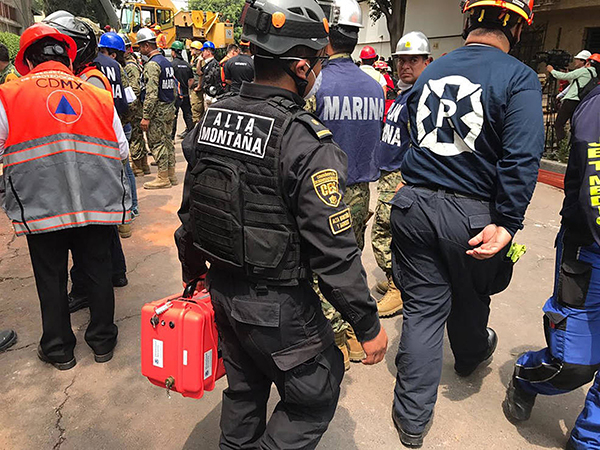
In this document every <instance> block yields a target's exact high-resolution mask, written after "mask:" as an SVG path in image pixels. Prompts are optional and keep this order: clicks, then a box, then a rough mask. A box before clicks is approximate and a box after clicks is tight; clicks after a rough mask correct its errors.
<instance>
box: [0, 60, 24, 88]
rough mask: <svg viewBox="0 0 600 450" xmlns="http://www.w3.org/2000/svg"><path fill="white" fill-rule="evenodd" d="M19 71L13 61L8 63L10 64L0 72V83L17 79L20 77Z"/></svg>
mask: <svg viewBox="0 0 600 450" xmlns="http://www.w3.org/2000/svg"><path fill="white" fill-rule="evenodd" d="M19 77H20V75H19V72H17V69H15V66H13V64H12V63H8V65H7V66H6V67H5V68H4V70H2V71H1V72H0V84H4V83H6V82H7V81H12V80H16V79H17V78H19Z"/></svg>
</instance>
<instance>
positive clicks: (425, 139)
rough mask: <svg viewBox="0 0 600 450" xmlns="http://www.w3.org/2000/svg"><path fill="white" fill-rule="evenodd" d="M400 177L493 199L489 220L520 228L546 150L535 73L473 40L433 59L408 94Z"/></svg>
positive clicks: (510, 230)
mask: <svg viewBox="0 0 600 450" xmlns="http://www.w3.org/2000/svg"><path fill="white" fill-rule="evenodd" d="M408 108H409V117H410V138H411V146H410V148H409V150H408V151H407V153H406V156H405V157H404V161H403V162H402V167H401V170H402V176H403V177H404V179H405V180H406V181H407V182H408V183H409V184H412V185H418V186H430V187H434V188H436V187H438V188H444V189H447V190H450V191H453V192H456V193H460V194H463V195H468V196H472V197H478V198H482V199H487V200H490V201H492V202H493V205H494V208H493V209H492V211H491V213H492V221H493V223H495V224H496V225H500V226H503V227H504V228H506V229H507V230H508V231H509V232H510V233H511V234H512V235H514V233H516V232H517V230H519V229H521V228H523V219H524V216H525V210H526V209H527V206H528V204H529V202H530V200H531V196H532V194H533V190H534V188H535V184H536V181H537V175H538V170H539V162H540V158H541V156H542V152H543V150H544V121H543V116H542V90H541V86H540V82H539V80H538V77H537V75H536V74H535V72H534V71H533V70H531V69H530V68H529V67H527V66H526V65H525V64H523V63H521V62H520V61H518V60H517V59H516V58H513V57H512V56H510V55H507V54H506V53H504V52H503V51H501V50H499V49H496V48H493V47H489V46H485V45H469V46H466V47H462V48H459V49H458V50H455V51H453V52H452V53H450V54H448V55H446V56H444V57H442V58H440V59H438V60H437V61H434V62H433V63H432V64H430V65H429V66H428V67H427V68H426V69H425V70H424V71H423V74H422V75H421V77H420V78H419V79H418V80H417V82H416V83H415V85H414V87H413V89H412V90H411V93H410V95H409V98H408Z"/></svg>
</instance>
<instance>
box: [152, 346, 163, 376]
mask: <svg viewBox="0 0 600 450" xmlns="http://www.w3.org/2000/svg"><path fill="white" fill-rule="evenodd" d="M152 364H153V365H154V366H156V367H160V368H161V369H162V368H163V341H159V340H158V339H152Z"/></svg>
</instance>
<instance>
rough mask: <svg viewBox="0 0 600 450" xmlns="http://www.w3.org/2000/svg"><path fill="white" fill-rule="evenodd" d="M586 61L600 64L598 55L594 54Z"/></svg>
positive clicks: (599, 55)
mask: <svg viewBox="0 0 600 450" xmlns="http://www.w3.org/2000/svg"><path fill="white" fill-rule="evenodd" d="M588 61H595V62H597V63H600V53H594V54H593V55H592V56H590V57H589V58H588Z"/></svg>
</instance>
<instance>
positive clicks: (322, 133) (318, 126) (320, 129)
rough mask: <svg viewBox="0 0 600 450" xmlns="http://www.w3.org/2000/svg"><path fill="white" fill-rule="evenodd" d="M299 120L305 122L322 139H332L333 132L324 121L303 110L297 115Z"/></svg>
mask: <svg viewBox="0 0 600 450" xmlns="http://www.w3.org/2000/svg"><path fill="white" fill-rule="evenodd" d="M296 120H297V121H298V122H301V123H303V124H304V125H305V126H306V127H307V128H308V129H309V130H310V131H312V133H313V134H314V135H315V136H316V137H317V139H319V140H320V141H325V140H327V139H330V138H331V137H332V136H333V134H332V133H331V131H330V130H329V128H327V127H326V126H325V125H323V123H322V122H321V121H320V120H319V119H317V118H316V117H315V116H313V115H312V114H310V113H308V112H305V111H304V112H302V113H301V114H298V116H297V117H296Z"/></svg>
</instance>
